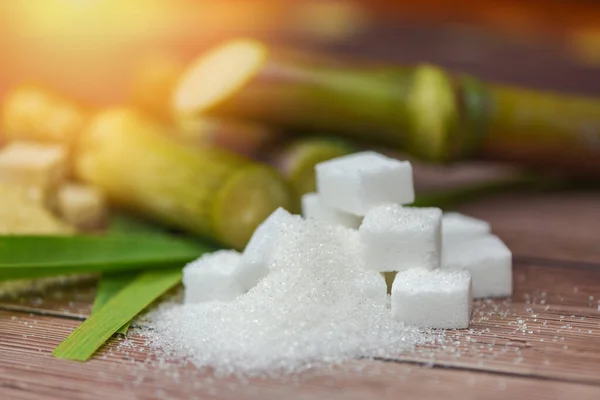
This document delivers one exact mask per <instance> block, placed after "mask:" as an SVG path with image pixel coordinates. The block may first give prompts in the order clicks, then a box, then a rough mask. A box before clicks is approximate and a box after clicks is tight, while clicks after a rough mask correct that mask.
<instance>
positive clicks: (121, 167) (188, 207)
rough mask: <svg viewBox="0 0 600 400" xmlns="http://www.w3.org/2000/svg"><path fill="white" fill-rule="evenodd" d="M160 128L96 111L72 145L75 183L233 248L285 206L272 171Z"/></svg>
mask: <svg viewBox="0 0 600 400" xmlns="http://www.w3.org/2000/svg"><path fill="white" fill-rule="evenodd" d="M160 130H161V127H160V126H159V125H156V124H153V123H151V122H150V121H147V120H145V119H143V118H141V117H140V116H139V115H137V114H136V113H135V112H132V111H131V110H127V109H113V110H108V111H104V112H101V113H99V114H98V115H96V116H95V117H94V118H93V119H92V120H91V121H90V122H89V124H88V125H87V126H86V127H85V128H84V130H83V131H82V133H81V137H80V139H79V140H78V142H77V147H76V163H75V173H76V175H77V177H78V178H80V179H81V180H82V181H84V182H89V183H91V184H94V185H96V186H98V187H100V188H102V189H103V190H104V191H105V193H106V194H107V196H108V197H109V199H111V200H112V201H113V202H114V203H116V204H119V205H121V206H123V207H126V208H130V209H133V210H136V211H139V212H142V213H144V214H145V215H148V216H152V217H154V218H155V219H158V220H160V221H163V222H165V223H167V224H171V225H173V226H177V227H181V228H184V229H187V230H188V231H190V232H194V233H197V234H199V235H202V236H206V237H209V238H213V239H215V240H217V241H218V242H220V243H222V244H225V245H228V246H231V247H234V248H237V249H241V248H243V247H244V245H245V244H246V242H247V240H248V239H249V238H250V236H251V234H252V233H253V232H254V229H255V228H256V227H257V226H258V224H259V223H260V222H262V221H263V220H264V219H265V218H266V217H267V216H268V215H269V214H270V213H271V212H272V211H273V210H275V209H276V208H277V207H280V206H281V207H285V208H289V205H290V194H289V190H288V187H287V185H286V183H285V182H284V181H283V179H282V178H281V177H280V176H279V175H278V174H277V172H276V171H274V170H272V169H271V168H269V167H267V166H266V165H261V164H258V163H255V162H252V161H250V160H248V159H246V158H243V157H240V156H237V155H234V154H233V153H229V152H226V151H224V150H220V149H216V148H209V147H205V148H200V147H193V148H192V147H189V146H186V145H184V144H182V143H178V142H176V141H173V140H171V139H169V138H168V136H167V135H166V134H164V133H162V132H161V131H160Z"/></svg>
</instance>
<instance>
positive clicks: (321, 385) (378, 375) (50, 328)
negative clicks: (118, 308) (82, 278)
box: [0, 312, 600, 399]
mask: <svg viewBox="0 0 600 400" xmlns="http://www.w3.org/2000/svg"><path fill="white" fill-rule="evenodd" d="M76 324H77V322H76V321H70V320H64V319H59V318H55V317H49V316H41V317H40V316H35V317H31V316H28V315H14V314H12V313H9V312H0V396H1V398H10V399H21V398H22V399H41V398H60V399H83V398H89V399H96V398H110V399H150V398H185V399H200V398H202V399H206V398H211V399H281V398H285V399H396V398H399V396H402V398H404V397H405V396H408V397H409V398H410V397H412V398H419V399H439V398H440V396H445V397H449V398H461V399H494V398H498V399H500V398H509V397H511V396H517V397H527V398H530V399H536V398H540V399H541V398H544V399H567V398H569V397H571V396H576V397H575V398H577V399H595V398H598V397H597V396H600V386H595V385H584V384H580V383H572V382H560V381H545V380H544V381H540V380H535V379H528V378H526V377H518V376H510V375H508V374H504V375H500V374H488V373H485V372H478V371H460V370H455V369H444V368H429V367H424V366H420V365H411V364H398V363H388V362H377V361H355V362H350V363H348V364H346V365H344V366H341V367H338V368H334V369H332V370H329V371H327V372H323V371H321V372H320V373H305V374H303V375H301V376H299V377H296V378H295V379H294V380H274V379H252V380H250V381H248V382H245V383H244V382H240V381H238V380H234V379H231V378H216V377H214V376H211V374H210V372H207V371H200V370H197V369H195V368H194V367H191V366H189V365H186V366H174V365H170V366H169V367H165V366H164V365H163V366H160V364H159V363H157V362H152V361H153V357H152V356H151V355H150V354H149V353H148V352H147V351H146V349H145V348H144V345H143V340H141V339H140V338H139V337H136V338H134V339H133V340H132V343H133V344H132V345H130V346H128V347H124V346H120V347H119V346H117V343H116V341H114V340H113V341H112V342H111V343H110V344H109V345H108V346H107V347H106V348H104V349H103V350H102V352H101V353H100V354H99V356H98V357H96V358H95V359H94V360H92V361H90V362H88V363H85V364H81V363H75V362H69V361H64V360H58V359H55V358H52V357H51V356H50V351H51V349H52V348H53V346H55V345H56V344H58V342H59V341H60V340H61V338H62V337H64V335H66V334H67V333H68V332H69V331H70V330H71V329H73V328H74V327H75V326H76Z"/></svg>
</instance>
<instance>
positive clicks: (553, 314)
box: [5, 264, 600, 384]
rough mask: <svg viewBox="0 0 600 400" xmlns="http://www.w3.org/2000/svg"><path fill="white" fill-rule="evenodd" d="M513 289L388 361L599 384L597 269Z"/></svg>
mask: <svg viewBox="0 0 600 400" xmlns="http://www.w3.org/2000/svg"><path fill="white" fill-rule="evenodd" d="M514 282H515V292H514V296H513V299H512V301H509V300H502V299H499V300H494V301H491V300H482V301H478V302H476V306H475V311H474V323H473V325H472V327H471V329H470V330H464V331H449V333H448V341H447V343H445V345H444V346H441V347H436V348H423V349H419V351H418V352H415V353H413V354H403V355H400V356H398V357H397V358H396V359H397V360H401V361H418V362H426V363H432V364H435V365H443V366H452V367H456V368H467V369H477V370H485V371H496V372H501V373H510V374H519V375H524V376H537V377H540V378H553V379H569V380H572V381H578V382H586V383H594V384H600V371H598V370H597V368H596V365H597V364H598V363H600V340H599V338H600V310H598V307H599V305H600V302H599V301H600V269H598V268H588V267H586V266H581V265H574V266H571V267H563V266H561V265H556V266H553V265H536V264H517V266H516V267H515V270H514ZM5 323H6V322H5ZM65 323H66V322H65ZM68 324H70V325H69V326H75V325H76V322H75V321H69V322H68ZM13 325H14V324H13ZM53 329H54V328H53ZM53 329H50V331H51V332H53ZM63 332H64V333H63V335H64V336H66V334H67V332H68V329H66V328H65V330H63ZM56 339H57V340H59V338H56Z"/></svg>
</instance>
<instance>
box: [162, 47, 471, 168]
mask: <svg viewBox="0 0 600 400" xmlns="http://www.w3.org/2000/svg"><path fill="white" fill-rule="evenodd" d="M231 64H234V65H235V68H234V67H231V68H229V69H228V70H227V73H223V68H224V66H226V65H231ZM219 71H220V72H219ZM454 85H455V82H454V79H453V78H452V77H451V76H450V75H449V74H447V73H446V72H445V71H443V70H442V69H440V68H437V67H434V66H430V65H422V66H419V67H416V68H388V67H379V66H378V67H365V66H348V65H347V64H340V63H339V62H335V61H331V60H325V59H323V60H321V59H316V58H313V57H310V58H309V57H307V56H304V55H302V54H298V53H294V52H291V51H285V50H278V49H271V48H269V47H267V46H266V45H265V44H263V43H260V42H257V41H253V40H238V41H233V42H230V43H226V44H225V45H223V46H220V47H217V48H216V49H215V50H213V51H212V52H209V53H208V54H206V55H203V56H201V57H199V58H198V59H197V60H196V61H195V62H193V63H192V64H191V65H190V66H189V67H188V69H187V71H186V72H185V73H184V74H183V76H182V78H181V79H180V80H179V84H178V86H177V88H176V89H175V92H174V97H173V108H174V110H175V111H176V112H177V113H178V114H179V115H199V114H203V115H214V116H221V117H224V116H227V117H233V118H239V119H246V120H253V121H259V122H263V123H266V124H270V125H274V126H282V127H284V128H287V129H292V130H295V131H311V132H315V131H318V132H319V133H321V134H322V133H335V134H339V135H344V136H351V137H356V138H359V139H362V140H364V141H369V142H379V143H385V144H390V145H394V146H403V147H405V148H408V149H409V150H410V151H411V152H412V153H414V154H418V155H420V156H421V157H423V158H426V159H433V160H443V159H447V158H451V157H452V156H453V154H449V150H448V149H449V148H450V147H457V146H456V143H459V142H462V138H461V137H459V136H460V134H461V133H462V131H461V130H459V129H458V127H459V123H458V103H457V101H456V100H455V93H454ZM458 147H459V148H460V146H458Z"/></svg>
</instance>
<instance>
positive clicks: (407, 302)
mask: <svg viewBox="0 0 600 400" xmlns="http://www.w3.org/2000/svg"><path fill="white" fill-rule="evenodd" d="M471 308H472V295H471V277H470V276H469V273H468V272H466V271H445V270H441V269H437V270H432V271H428V270H425V269H421V268H414V269H409V270H406V271H402V272H398V274H396V278H395V279H394V284H393V285H392V317H393V318H394V319H396V320H398V321H401V322H404V323H405V324H407V325H410V326H415V327H418V328H443V329H462V328H468V327H469V321H470V319H471Z"/></svg>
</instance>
